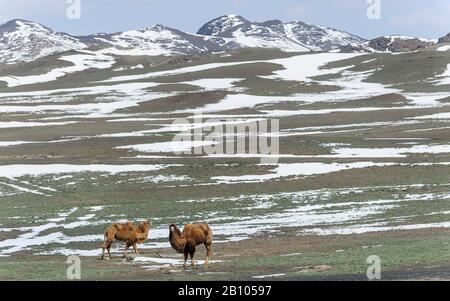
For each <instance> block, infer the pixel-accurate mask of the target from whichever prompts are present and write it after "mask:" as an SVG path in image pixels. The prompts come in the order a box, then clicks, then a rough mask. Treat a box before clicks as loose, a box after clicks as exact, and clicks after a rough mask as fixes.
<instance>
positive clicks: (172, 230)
mask: <svg viewBox="0 0 450 301" xmlns="http://www.w3.org/2000/svg"><path fill="white" fill-rule="evenodd" d="M169 232H170V234H174V233H177V234H181V231H180V229H178V227H177V225H175V224H172V225H170V226H169Z"/></svg>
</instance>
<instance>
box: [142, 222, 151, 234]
mask: <svg viewBox="0 0 450 301" xmlns="http://www.w3.org/2000/svg"><path fill="white" fill-rule="evenodd" d="M151 226H152V223H151V222H150V221H148V220H143V221H142V222H141V223H140V224H139V229H140V230H141V231H142V232H147V231H149V230H150V227H151Z"/></svg>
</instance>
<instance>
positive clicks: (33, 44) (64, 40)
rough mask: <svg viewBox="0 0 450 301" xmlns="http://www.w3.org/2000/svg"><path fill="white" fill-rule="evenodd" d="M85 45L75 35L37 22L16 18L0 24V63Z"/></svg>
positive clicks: (81, 47) (28, 59)
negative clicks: (56, 30) (57, 30)
mask: <svg viewBox="0 0 450 301" xmlns="http://www.w3.org/2000/svg"><path fill="white" fill-rule="evenodd" d="M87 47H88V45H86V44H85V43H83V42H81V40H80V39H78V38H76V37H73V36H71V35H69V34H65V33H58V32H55V31H53V30H51V29H49V28H47V27H45V26H42V25H40V24H38V23H34V22H29V21H25V20H18V19H16V20H11V21H9V22H7V23H5V24H2V25H0V63H14V62H18V61H24V62H27V61H33V60H35V59H37V58H40V57H44V56H47V55H51V54H54V53H60V52H65V51H69V50H78V49H83V48H87Z"/></svg>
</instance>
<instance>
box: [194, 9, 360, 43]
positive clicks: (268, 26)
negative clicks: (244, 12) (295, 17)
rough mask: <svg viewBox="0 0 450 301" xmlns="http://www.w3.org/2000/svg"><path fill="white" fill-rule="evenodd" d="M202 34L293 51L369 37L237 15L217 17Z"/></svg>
mask: <svg viewBox="0 0 450 301" xmlns="http://www.w3.org/2000/svg"><path fill="white" fill-rule="evenodd" d="M198 34H201V35H210V36H217V37H226V38H235V39H236V42H237V43H238V44H241V45H243V46H247V47H271V48H278V49H281V50H292V51H305V50H306V51H307V50H319V51H320V50H324V51H327V50H331V49H337V48H339V47H341V46H345V45H348V44H352V43H361V42H363V41H365V40H364V39H362V38H360V37H358V36H355V35H352V34H349V33H347V32H345V31H341V30H337V29H334V28H328V27H323V26H315V25H310V24H306V23H303V22H289V23H283V22H281V21H279V20H271V21H267V22H263V23H257V22H252V21H249V20H247V19H245V18H243V17H241V16H236V15H226V16H222V17H219V18H217V19H214V20H212V21H211V22H208V23H206V24H205V25H204V26H203V27H202V28H200V30H199V31H198Z"/></svg>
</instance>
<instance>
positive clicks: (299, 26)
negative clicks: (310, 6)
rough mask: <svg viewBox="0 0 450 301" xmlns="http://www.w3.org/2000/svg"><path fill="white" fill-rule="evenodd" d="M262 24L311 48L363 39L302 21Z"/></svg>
mask: <svg viewBox="0 0 450 301" xmlns="http://www.w3.org/2000/svg"><path fill="white" fill-rule="evenodd" d="M263 24H264V25H265V26H269V27H270V28H272V29H273V30H275V31H277V32H278V33H280V34H283V35H285V36H287V37H288V38H290V39H292V40H293V41H296V42H297V43H301V44H303V45H306V46H307V47H309V48H311V49H313V50H319V51H320V50H322V51H328V50H332V49H337V48H339V47H342V46H345V45H349V44H354V43H361V42H363V41H365V40H364V39H363V38H360V37H358V36H356V35H352V34H349V33H347V32H345V31H342V30H338V29H335V28H330V27H324V26H316V25H311V24H306V23H303V22H289V23H283V22H281V21H278V20H275V21H268V22H265V23H263Z"/></svg>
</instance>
